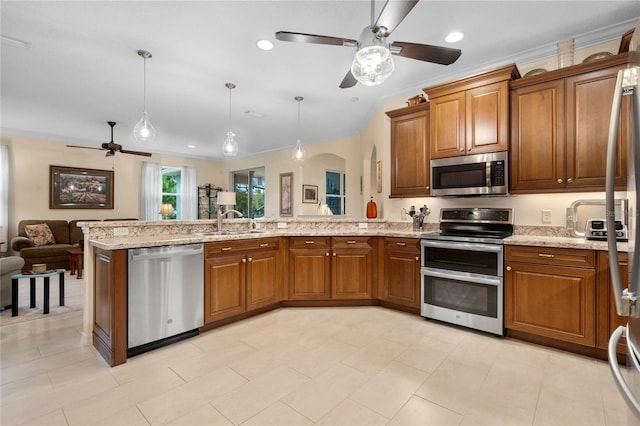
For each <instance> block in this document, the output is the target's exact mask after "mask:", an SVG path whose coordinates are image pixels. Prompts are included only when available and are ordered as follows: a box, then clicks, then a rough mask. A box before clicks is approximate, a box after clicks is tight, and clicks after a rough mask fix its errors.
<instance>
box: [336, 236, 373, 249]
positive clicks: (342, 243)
mask: <svg viewBox="0 0 640 426" xmlns="http://www.w3.org/2000/svg"><path fill="white" fill-rule="evenodd" d="M370 240H371V238H370V237H332V238H331V245H332V247H333V248H334V249H345V248H371V245H370V244H369V241H370Z"/></svg>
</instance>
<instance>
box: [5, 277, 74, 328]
mask: <svg viewBox="0 0 640 426" xmlns="http://www.w3.org/2000/svg"><path fill="white" fill-rule="evenodd" d="M55 275H59V277H60V301H59V304H60V306H64V269H57V270H55V271H51V272H45V273H43V274H16V275H12V276H11V316H12V317H17V316H18V280H19V279H20V278H29V284H30V286H29V287H30V288H29V302H30V303H29V307H30V308H35V307H36V278H39V277H43V278H44V297H43V299H44V300H43V309H42V313H43V314H48V313H49V278H51V277H53V276H55Z"/></svg>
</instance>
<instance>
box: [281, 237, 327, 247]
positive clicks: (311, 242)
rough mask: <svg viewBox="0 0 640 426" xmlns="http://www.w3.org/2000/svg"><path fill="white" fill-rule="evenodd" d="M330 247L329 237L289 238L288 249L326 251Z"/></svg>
mask: <svg viewBox="0 0 640 426" xmlns="http://www.w3.org/2000/svg"><path fill="white" fill-rule="evenodd" d="M329 247H331V237H291V238H289V248H290V249H314V248H315V249H327V248H329Z"/></svg>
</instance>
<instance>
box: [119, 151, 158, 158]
mask: <svg viewBox="0 0 640 426" xmlns="http://www.w3.org/2000/svg"><path fill="white" fill-rule="evenodd" d="M120 152H121V153H123V154H133V155H142V156H143V157H151V153H150V152H142V151H129V150H128V149H121V150H120Z"/></svg>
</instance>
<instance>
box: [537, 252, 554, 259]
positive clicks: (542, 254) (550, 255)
mask: <svg viewBox="0 0 640 426" xmlns="http://www.w3.org/2000/svg"><path fill="white" fill-rule="evenodd" d="M538 257H546V258H547V259H553V258H554V257H555V256H554V255H552V254H547V253H538Z"/></svg>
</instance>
